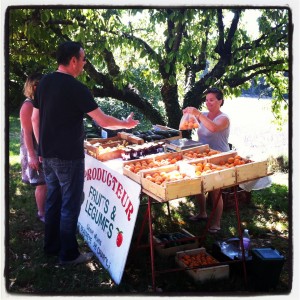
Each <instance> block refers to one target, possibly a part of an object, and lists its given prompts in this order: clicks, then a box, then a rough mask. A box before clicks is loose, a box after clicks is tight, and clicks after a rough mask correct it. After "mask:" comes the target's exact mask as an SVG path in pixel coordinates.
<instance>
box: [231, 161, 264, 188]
mask: <svg viewBox="0 0 300 300" xmlns="http://www.w3.org/2000/svg"><path fill="white" fill-rule="evenodd" d="M235 168H236V178H237V182H238V183H241V182H245V181H249V180H254V179H257V178H260V177H265V176H268V175H269V174H268V162H267V161H258V162H255V161H249V162H248V163H246V164H243V165H237V166H236V167H235Z"/></svg>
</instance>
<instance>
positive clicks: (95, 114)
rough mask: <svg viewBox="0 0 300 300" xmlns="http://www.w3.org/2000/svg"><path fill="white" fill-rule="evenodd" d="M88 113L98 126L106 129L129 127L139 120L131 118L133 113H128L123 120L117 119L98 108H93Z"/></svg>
mask: <svg viewBox="0 0 300 300" xmlns="http://www.w3.org/2000/svg"><path fill="white" fill-rule="evenodd" d="M88 115H89V116H90V117H91V118H92V119H94V120H95V121H96V122H97V124H98V125H99V126H101V127H103V128H107V129H113V130H114V129H121V128H127V129H130V128H134V127H135V126H136V125H138V124H139V121H137V120H134V119H133V118H132V117H133V113H130V115H129V116H128V117H127V119H125V120H119V119H117V118H115V117H113V116H109V115H106V114H105V113H104V112H103V111H102V110H101V109H100V108H96V109H94V110H93V111H91V112H89V113H88Z"/></svg>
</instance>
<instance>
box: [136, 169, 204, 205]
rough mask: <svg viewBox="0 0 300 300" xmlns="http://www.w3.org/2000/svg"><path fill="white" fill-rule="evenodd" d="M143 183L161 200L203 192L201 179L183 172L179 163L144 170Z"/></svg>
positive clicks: (143, 185) (143, 186) (145, 187)
mask: <svg viewBox="0 0 300 300" xmlns="http://www.w3.org/2000/svg"><path fill="white" fill-rule="evenodd" d="M141 184H142V188H143V189H144V190H147V191H149V192H150V194H151V195H153V196H154V198H155V199H156V200H158V201H160V202H165V201H169V200H172V199H178V198H181V197H186V196H191V195H197V194H200V193H201V179H200V178H191V177H190V176H188V175H186V174H184V173H181V172H180V171H179V166H178V165H170V166H164V167H160V168H156V169H153V170H150V171H145V172H142V177H141Z"/></svg>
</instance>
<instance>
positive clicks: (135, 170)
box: [123, 152, 183, 183]
mask: <svg viewBox="0 0 300 300" xmlns="http://www.w3.org/2000/svg"><path fill="white" fill-rule="evenodd" d="M182 159H183V155H182V153H177V152H175V153H162V154H157V155H153V157H151V158H141V159H135V160H132V161H127V162H123V175H125V176H127V177H129V178H131V179H132V180H134V181H135V182H137V183H141V176H142V173H143V172H145V171H147V170H152V169H156V168H159V167H163V166H169V165H175V164H176V163H177V162H178V161H181V160H182Z"/></svg>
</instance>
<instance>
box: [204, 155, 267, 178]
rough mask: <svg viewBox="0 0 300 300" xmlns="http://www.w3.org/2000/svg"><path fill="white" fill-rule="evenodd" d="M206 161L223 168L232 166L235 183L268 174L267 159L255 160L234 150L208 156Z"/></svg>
mask: <svg viewBox="0 0 300 300" xmlns="http://www.w3.org/2000/svg"><path fill="white" fill-rule="evenodd" d="M208 161H209V162H211V163H213V164H216V165H220V166H223V167H224V168H234V169H235V171H236V183H237V184H239V183H241V182H245V181H249V180H253V179H256V178H260V177H264V176H267V175H268V162H267V161H258V162H255V161H252V160H250V159H247V158H243V157H241V156H240V155H238V154H237V153H236V152H235V151H231V152H228V153H226V154H225V155H223V156H218V157H213V158H209V159H208Z"/></svg>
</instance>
